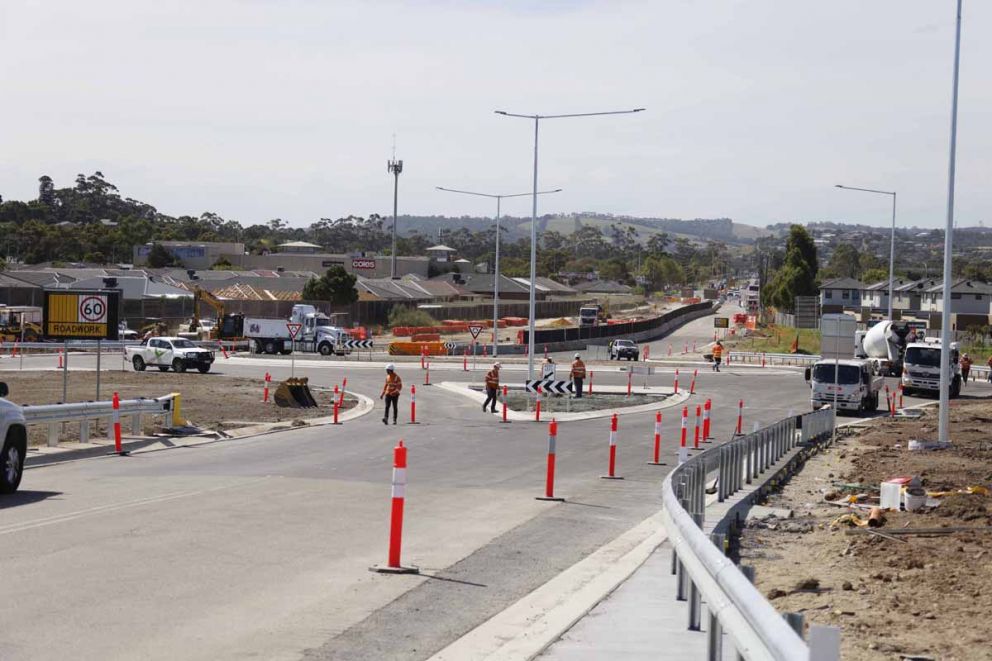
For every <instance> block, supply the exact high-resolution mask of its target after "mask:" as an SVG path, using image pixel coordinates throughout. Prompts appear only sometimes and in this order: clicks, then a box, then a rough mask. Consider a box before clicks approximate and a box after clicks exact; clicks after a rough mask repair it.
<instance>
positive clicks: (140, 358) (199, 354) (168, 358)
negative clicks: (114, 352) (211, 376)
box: [127, 337, 214, 374]
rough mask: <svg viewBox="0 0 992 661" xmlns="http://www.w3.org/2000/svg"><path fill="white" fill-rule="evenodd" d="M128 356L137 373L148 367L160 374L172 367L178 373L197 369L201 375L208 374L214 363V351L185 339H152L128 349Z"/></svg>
mask: <svg viewBox="0 0 992 661" xmlns="http://www.w3.org/2000/svg"><path fill="white" fill-rule="evenodd" d="M127 355H128V356H129V357H130V358H131V365H132V366H133V367H134V371H135V372H144V371H145V368H146V367H148V366H154V367H157V368H158V369H159V371H160V372H167V371H169V368H170V367H171V368H172V369H173V370H175V371H176V372H185V371H186V370H187V369H196V370H198V371H199V372H200V374H206V373H207V372H209V371H210V366H211V365H212V364H213V362H214V352H213V351H211V350H209V349H202V348H200V347H198V346H196V345H195V344H193V343H192V342H190V341H189V340H187V339H186V338H183V337H152V338H149V339H148V340H146V341H144V342H142V343H141V346H137V347H128V348H127Z"/></svg>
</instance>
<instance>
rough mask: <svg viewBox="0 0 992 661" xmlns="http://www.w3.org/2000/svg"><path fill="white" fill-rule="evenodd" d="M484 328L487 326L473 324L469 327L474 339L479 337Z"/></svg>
mask: <svg viewBox="0 0 992 661" xmlns="http://www.w3.org/2000/svg"><path fill="white" fill-rule="evenodd" d="M483 328H485V326H480V325H478V324H472V325H471V326H469V327H468V332H469V333H471V334H472V339H473V340H474V339H477V338H478V337H479V333H481V332H482V329H483Z"/></svg>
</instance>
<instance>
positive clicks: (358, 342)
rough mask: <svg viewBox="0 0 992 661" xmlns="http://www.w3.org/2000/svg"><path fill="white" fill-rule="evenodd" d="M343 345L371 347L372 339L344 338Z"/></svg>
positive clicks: (347, 347)
mask: <svg viewBox="0 0 992 661" xmlns="http://www.w3.org/2000/svg"><path fill="white" fill-rule="evenodd" d="M341 346H343V347H344V348H345V349H371V348H372V340H342V341H341Z"/></svg>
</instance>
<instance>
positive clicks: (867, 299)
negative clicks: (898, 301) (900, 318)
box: [861, 278, 909, 312]
mask: <svg viewBox="0 0 992 661" xmlns="http://www.w3.org/2000/svg"><path fill="white" fill-rule="evenodd" d="M908 283H909V280H906V279H904V278H893V279H892V293H893V296H892V301H893V305H892V307H893V312H894V310H895V290H896V289H897V288H898V287H901V286H903V285H905V284H908ZM861 307H862V309H864V310H870V311H872V312H888V310H889V281H888V280H882V281H880V282H876V283H873V284H870V285H866V286H865V288H864V289H862V290H861Z"/></svg>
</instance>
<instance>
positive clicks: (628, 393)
mask: <svg viewBox="0 0 992 661" xmlns="http://www.w3.org/2000/svg"><path fill="white" fill-rule="evenodd" d="M633 377H634V374H633V372H630V371H628V372H627V397H630V392H631V385H630V381H631V379H632V378H633Z"/></svg>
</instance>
